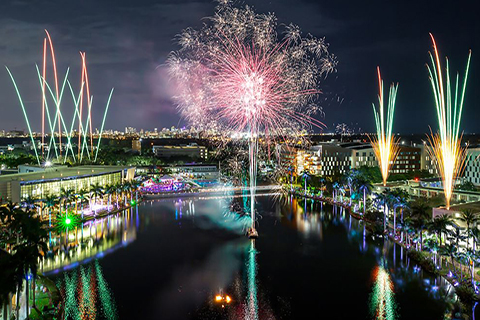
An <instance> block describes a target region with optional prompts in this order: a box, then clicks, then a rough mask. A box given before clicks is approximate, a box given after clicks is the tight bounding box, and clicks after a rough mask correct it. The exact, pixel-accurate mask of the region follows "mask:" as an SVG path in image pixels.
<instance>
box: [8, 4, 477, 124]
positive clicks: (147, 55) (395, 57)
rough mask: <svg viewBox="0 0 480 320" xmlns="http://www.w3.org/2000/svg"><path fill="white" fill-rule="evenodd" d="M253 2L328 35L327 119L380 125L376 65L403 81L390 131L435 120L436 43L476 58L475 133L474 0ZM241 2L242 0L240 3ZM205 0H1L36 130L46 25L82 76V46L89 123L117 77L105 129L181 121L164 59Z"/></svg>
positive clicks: (470, 98) (97, 117)
mask: <svg viewBox="0 0 480 320" xmlns="http://www.w3.org/2000/svg"><path fill="white" fill-rule="evenodd" d="M243 3H244V4H248V5H252V6H253V7H254V8H255V9H256V11H257V12H274V13H275V14H276V15H277V17H278V22H279V23H286V24H288V23H290V22H292V23H295V24H297V25H299V26H300V27H301V29H302V31H303V33H304V34H306V33H311V34H313V35H314V36H316V37H323V36H325V37H326V40H327V42H328V43H330V51H331V52H332V53H334V54H335V55H336V56H337V57H338V60H339V64H338V67H337V72H336V73H334V74H332V75H330V76H329V77H328V79H327V80H326V81H325V82H324V84H323V87H322V89H323V92H324V95H323V97H322V101H323V102H322V103H323V108H324V112H325V116H324V118H323V119H322V121H324V122H325V124H326V125H327V126H328V128H327V129H326V131H331V130H333V129H334V124H337V123H341V122H344V123H347V124H349V125H350V126H351V127H355V128H357V129H358V128H361V129H362V130H363V131H371V130H373V126H374V123H373V112H372V107H371V103H372V102H374V101H375V99H376V90H377V88H376V86H377V84H376V73H375V72H376V70H375V68H376V66H377V65H379V66H380V68H381V70H382V75H383V78H384V80H385V82H386V83H385V84H388V83H390V82H392V81H395V82H399V91H398V98H397V109H396V119H395V122H394V130H395V131H397V132H400V133H423V132H427V131H428V130H429V129H428V126H429V125H430V126H432V128H434V129H435V128H436V120H435V119H436V118H435V109H434V105H433V96H432V92H431V88H430V84H429V81H428V76H427V70H426V67H425V63H426V62H427V61H428V54H427V53H428V51H429V50H430V49H431V42H430V39H429V35H428V32H432V33H433V34H434V35H435V37H436V40H437V44H438V45H439V48H440V53H441V54H442V55H443V56H445V55H447V56H448V57H449V58H450V63H451V70H454V71H455V70H459V71H460V72H461V74H463V72H464V68H465V64H466V60H467V55H468V50H469V49H472V51H473V56H472V63H471V70H470V76H469V84H468V87H467V93H466V101H465V109H464V118H463V121H462V127H463V128H464V130H465V132H468V133H471V132H480V127H479V125H478V122H479V120H480V109H479V107H480V105H479V100H480V93H479V92H480V91H479V89H480V14H479V11H478V8H477V7H476V6H475V1H435V2H434V1H423V0H422V1H385V0H383V1H376V0H375V1H337V0H331V1H323V0H318V1H315V0H277V1H264V0H247V1H245V2H243ZM239 4H240V5H241V4H242V2H237V5H239ZM214 6H215V3H214V2H212V1H210V0H205V1H201V0H198V1H188V0H169V1H162V0H160V1H153V0H135V1H131V0H128V1H127V0H101V1H100V0H81V1H65V0H14V1H9V0H2V1H1V2H0V64H1V65H6V66H8V67H10V69H11V70H12V72H13V74H14V76H15V77H16V79H17V82H18V83H19V87H20V91H21V93H22V95H23V97H24V99H25V104H26V108H27V109H28V112H29V115H30V118H31V122H32V127H33V130H40V120H39V116H40V114H41V113H40V112H41V111H40V110H41V98H40V97H41V92H40V87H39V85H38V79H37V76H36V71H35V63H38V64H41V61H42V43H43V38H44V31H43V30H44V29H48V30H49V32H50V34H51V35H52V40H53V43H54V45H55V50H56V56H57V61H58V63H59V65H58V69H59V73H60V74H61V75H62V76H61V77H62V78H63V74H64V72H65V70H66V68H67V66H70V67H71V74H70V77H69V78H70V80H71V81H73V82H74V84H75V85H78V87H79V86H80V70H79V69H80V62H81V61H80V55H79V53H78V52H79V51H86V53H87V63H88V68H89V75H90V82H91V87H92V94H93V95H94V126H95V127H100V123H101V114H102V111H103V108H104V105H105V102H106V99H107V94H108V92H109V90H110V88H111V87H115V93H114V97H113V100H112V104H111V106H110V107H111V109H110V114H109V117H108V119H107V123H106V128H108V129H110V128H112V129H119V130H123V129H124V128H125V126H132V127H137V128H144V129H153V128H154V127H158V128H162V127H169V126H172V125H175V126H177V125H184V124H185V123H184V122H183V121H181V119H180V118H179V116H178V114H177V111H176V109H175V106H174V105H173V103H172V99H171V97H172V95H174V94H175V93H174V92H173V90H172V85H171V84H170V83H169V81H168V76H167V73H166V70H165V68H164V67H162V64H163V63H164V62H165V59H166V57H167V55H168V54H169V52H171V51H172V50H176V49H178V47H177V46H176V44H175V41H174V40H173V38H174V37H175V35H176V34H178V33H179V32H180V31H181V30H182V29H184V28H186V27H195V28H198V27H199V26H200V25H201V23H202V18H203V17H206V16H210V15H212V14H213V12H214ZM0 110H1V117H0V129H5V130H11V129H14V128H17V129H26V125H25V122H24V119H23V115H22V112H21V109H20V106H19V104H18V100H17V98H16V95H15V91H14V88H13V86H12V84H11V81H10V79H9V77H8V74H7V72H6V70H5V69H3V68H2V69H0Z"/></svg>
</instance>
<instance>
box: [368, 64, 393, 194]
mask: <svg viewBox="0 0 480 320" xmlns="http://www.w3.org/2000/svg"><path fill="white" fill-rule="evenodd" d="M377 74H378V87H379V91H378V111H377V108H376V107H375V104H373V114H374V115H375V125H376V128H377V136H376V137H374V138H372V139H371V144H372V147H373V151H374V152H375V156H376V157H377V161H378V164H379V166H380V172H381V173H382V178H383V185H384V186H385V185H386V184H387V178H388V175H389V173H390V168H391V166H392V165H393V163H395V159H396V158H397V155H398V151H399V148H398V139H395V135H394V134H393V131H392V128H393V115H394V112H395V100H396V97H397V89H398V84H397V85H394V84H393V83H392V84H391V85H390V92H389V96H388V108H387V113H386V114H385V110H384V98H383V80H382V76H381V75H380V68H379V67H377ZM385 117H386V119H385Z"/></svg>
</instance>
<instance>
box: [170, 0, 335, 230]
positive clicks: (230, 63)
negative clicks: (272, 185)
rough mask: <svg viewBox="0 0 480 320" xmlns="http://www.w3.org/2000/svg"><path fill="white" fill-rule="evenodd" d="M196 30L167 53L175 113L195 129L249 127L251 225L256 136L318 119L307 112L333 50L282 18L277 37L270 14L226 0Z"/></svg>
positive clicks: (273, 135)
mask: <svg viewBox="0 0 480 320" xmlns="http://www.w3.org/2000/svg"><path fill="white" fill-rule="evenodd" d="M207 20H208V21H210V22H211V23H210V24H205V25H204V27H203V28H202V29H200V30H194V29H191V28H188V29H186V30H184V31H183V33H182V34H181V35H180V36H179V37H178V43H179V44H180V46H181V49H180V50H179V51H177V52H174V53H172V54H171V55H170V57H169V59H168V62H167V64H168V67H169V72H170V74H171V76H172V78H174V79H175V80H176V81H177V83H178V84H179V89H178V91H179V94H178V95H177V96H176V97H175V99H176V102H177V104H178V108H179V110H180V112H181V114H182V115H183V116H184V118H186V119H187V120H189V121H190V122H191V123H192V124H193V125H194V126H195V127H197V128H218V129H219V130H221V131H226V132H231V131H234V132H244V131H247V132H248V139H249V162H250V170H249V175H250V187H251V192H250V194H251V200H252V201H251V214H252V228H254V224H255V219H254V214H255V210H254V209H255V201H254V198H255V193H254V187H255V185H256V173H257V152H258V139H259V138H260V136H264V137H265V140H266V141H267V143H268V142H269V141H270V140H272V138H278V137H285V135H286V133H287V132H288V133H293V134H294V135H296V136H298V135H300V132H301V129H303V128H306V127H311V126H322V124H321V122H320V121H318V120H316V119H314V118H313V117H311V116H310V115H309V114H311V112H312V110H314V109H316V107H315V105H314V102H315V99H316V98H317V96H318V95H319V94H320V90H319V88H318V87H319V83H320V79H321V78H322V77H323V76H326V75H327V74H328V73H330V72H332V71H334V68H335V66H336V61H335V57H334V56H333V55H330V54H329V53H328V45H327V44H326V43H325V40H324V39H316V38H314V37H313V36H311V35H308V36H307V37H302V36H301V32H300V29H299V28H298V27H297V26H294V25H289V26H287V27H286V30H285V37H284V39H283V40H281V41H280V42H278V41H277V39H278V35H277V32H276V29H277V24H276V17H275V16H274V15H272V14H266V15H261V14H256V13H255V12H254V11H253V10H252V9H251V8H250V7H248V6H245V7H244V8H235V7H233V6H231V4H230V3H229V2H228V1H227V2H225V3H221V4H220V5H219V6H217V8H216V12H215V15H214V16H213V17H210V18H208V19H207Z"/></svg>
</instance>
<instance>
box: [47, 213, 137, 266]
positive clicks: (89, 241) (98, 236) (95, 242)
mask: <svg viewBox="0 0 480 320" xmlns="http://www.w3.org/2000/svg"><path fill="white" fill-rule="evenodd" d="M138 226H139V219H138V211H136V212H135V213H134V212H133V209H130V210H125V211H123V212H121V213H118V214H116V215H112V216H108V217H105V218H101V219H97V220H93V221H89V222H86V223H84V224H83V225H82V226H80V227H79V228H76V229H75V230H70V231H69V232H68V233H65V232H63V233H61V234H58V233H52V241H51V243H50V246H49V250H50V252H49V253H48V254H47V256H46V257H45V258H43V259H42V260H41V261H40V263H39V271H41V272H43V273H44V274H46V275H49V274H51V273H56V272H58V271H59V270H62V269H63V270H67V269H69V268H74V267H76V266H78V265H79V264H81V263H88V262H89V261H90V260H91V259H93V258H100V257H102V256H104V255H105V254H107V253H110V252H112V251H114V250H116V249H118V248H121V247H123V246H126V245H128V244H129V243H131V242H133V241H134V240H135V239H136V237H137V229H138ZM66 238H68V242H67V241H65V239H66ZM66 243H68V246H65V244H66Z"/></svg>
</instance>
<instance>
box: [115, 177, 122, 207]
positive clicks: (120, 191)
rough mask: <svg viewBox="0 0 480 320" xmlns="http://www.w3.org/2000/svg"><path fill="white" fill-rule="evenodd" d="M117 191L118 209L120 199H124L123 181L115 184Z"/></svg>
mask: <svg viewBox="0 0 480 320" xmlns="http://www.w3.org/2000/svg"><path fill="white" fill-rule="evenodd" d="M115 193H116V200H117V209H118V199H119V198H120V199H122V197H123V185H122V184H121V183H117V184H116V185H115Z"/></svg>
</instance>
